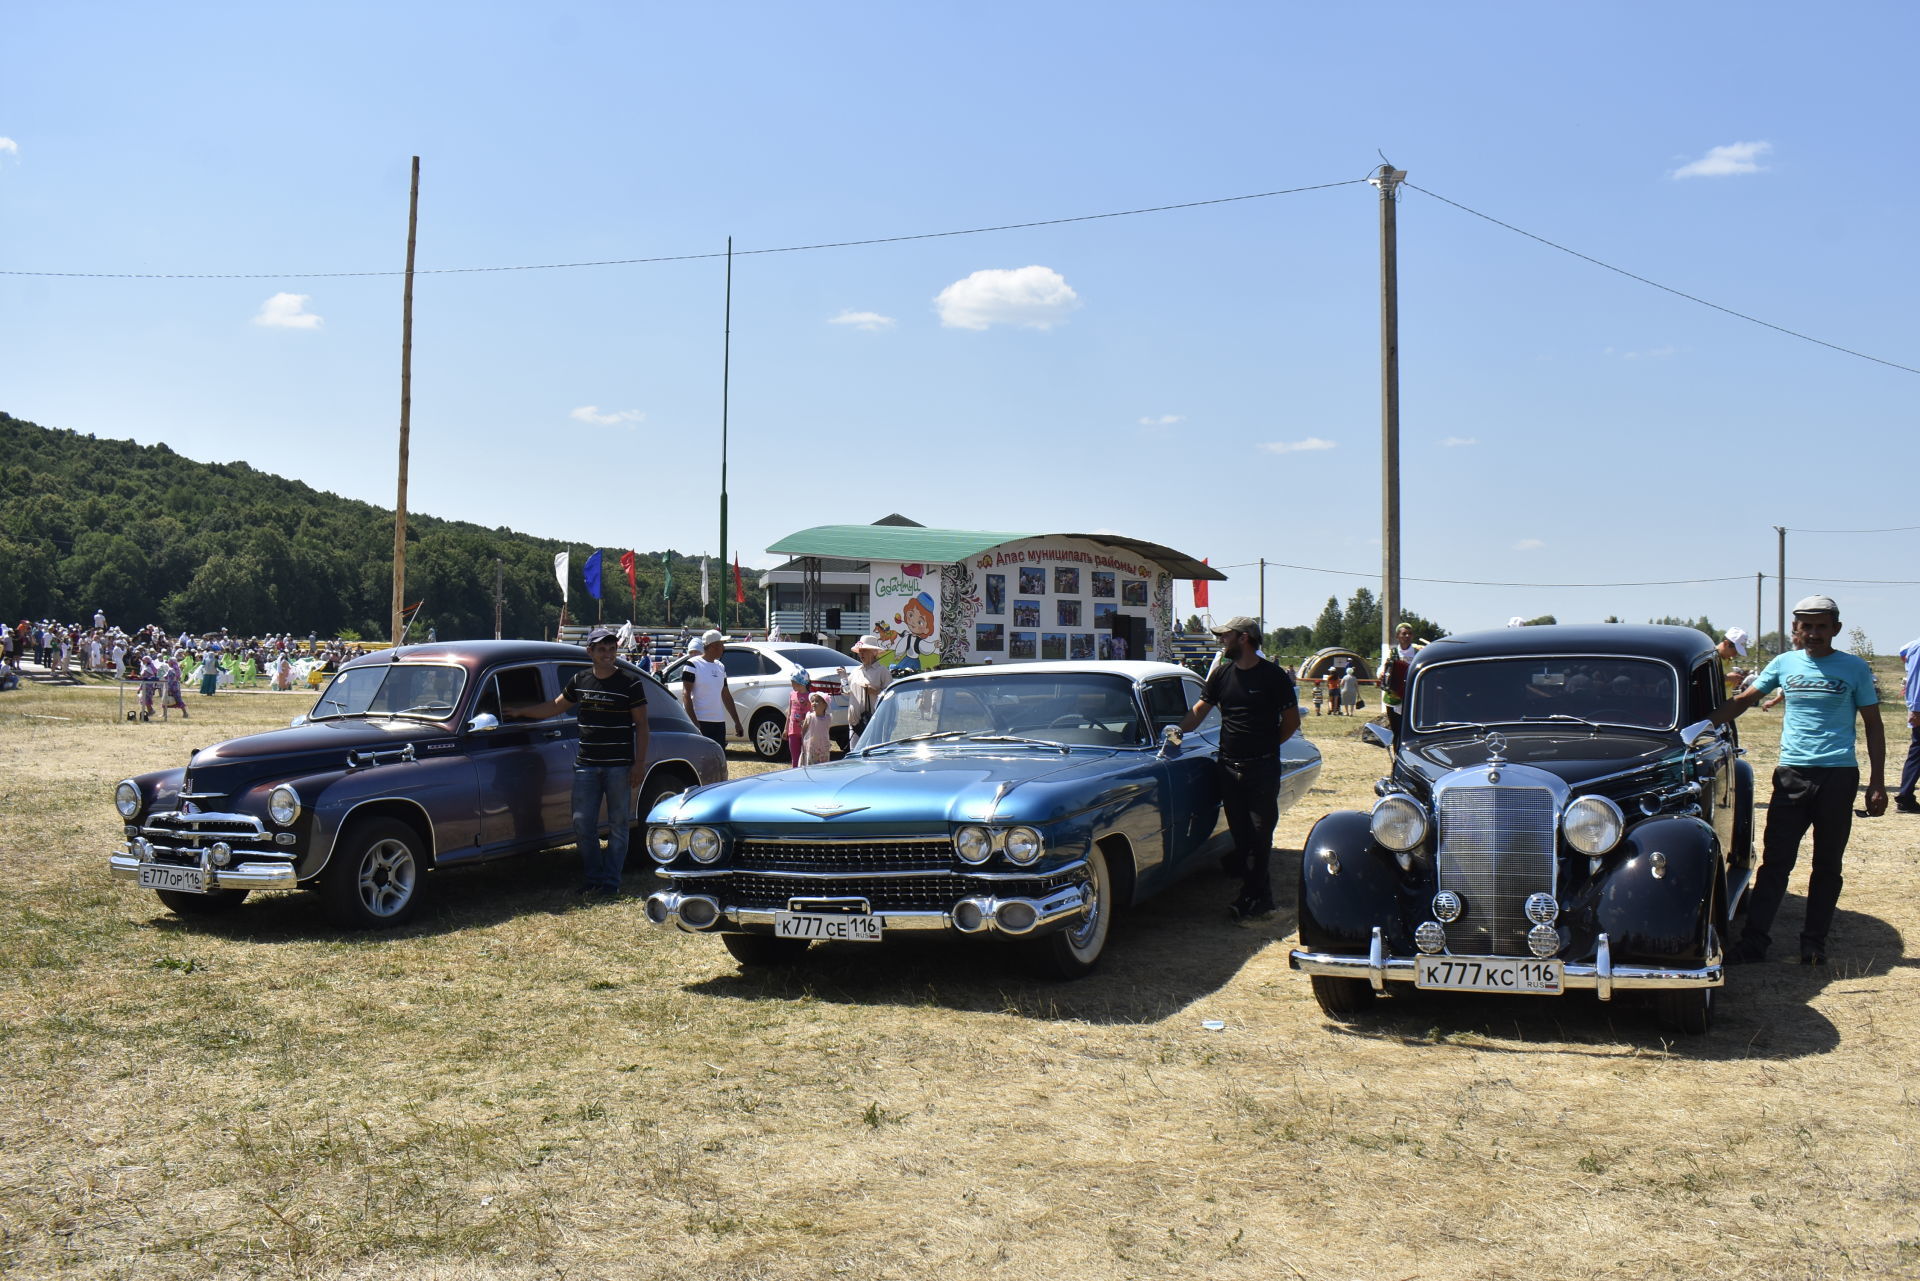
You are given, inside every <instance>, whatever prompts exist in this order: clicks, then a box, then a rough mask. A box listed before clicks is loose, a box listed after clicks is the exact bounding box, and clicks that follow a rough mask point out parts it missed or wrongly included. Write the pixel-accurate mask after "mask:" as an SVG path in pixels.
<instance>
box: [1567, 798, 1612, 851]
mask: <svg viewBox="0 0 1920 1281" xmlns="http://www.w3.org/2000/svg"><path fill="white" fill-rule="evenodd" d="M1560 827H1561V830H1562V831H1564V832H1566V834H1567V844H1569V845H1571V846H1573V848H1574V849H1576V850H1579V851H1580V852H1581V853H1582V854H1588V855H1592V854H1605V853H1606V852H1607V851H1608V850H1610V849H1612V848H1613V847H1614V846H1616V845H1618V844H1619V843H1620V837H1621V835H1622V834H1623V833H1625V832H1626V830H1627V820H1626V819H1625V818H1623V817H1622V816H1621V814H1620V807H1619V806H1618V805H1615V804H1614V803H1613V802H1612V801H1610V800H1608V799H1607V798H1606V797H1604V796H1582V797H1581V798H1580V799H1579V800H1577V801H1575V802H1574V803H1573V804H1571V805H1569V806H1567V812H1566V814H1565V815H1564V816H1563V817H1562V818H1561V820H1560Z"/></svg>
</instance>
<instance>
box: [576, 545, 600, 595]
mask: <svg viewBox="0 0 1920 1281" xmlns="http://www.w3.org/2000/svg"><path fill="white" fill-rule="evenodd" d="M580 576H581V577H582V578H584V579H586V580H587V595H589V596H591V597H593V598H594V599H595V600H599V599H600V549H599V548H598V547H596V548H594V549H593V555H591V556H589V557H587V565H586V568H585V569H584V570H582V571H581V574H580Z"/></svg>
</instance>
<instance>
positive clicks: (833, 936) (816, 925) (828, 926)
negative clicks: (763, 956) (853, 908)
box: [773, 912, 880, 943]
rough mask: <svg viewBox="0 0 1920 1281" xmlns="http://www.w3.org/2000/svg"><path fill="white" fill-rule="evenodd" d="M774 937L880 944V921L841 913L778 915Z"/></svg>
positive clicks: (775, 914)
mask: <svg viewBox="0 0 1920 1281" xmlns="http://www.w3.org/2000/svg"><path fill="white" fill-rule="evenodd" d="M773 935H774V937H775V938H783V939H825V940H829V941H831V942H835V943H878V942H879V941H880V918H879V917H877V916H853V915H850V914H844V913H840V912H775V913H774V914H773Z"/></svg>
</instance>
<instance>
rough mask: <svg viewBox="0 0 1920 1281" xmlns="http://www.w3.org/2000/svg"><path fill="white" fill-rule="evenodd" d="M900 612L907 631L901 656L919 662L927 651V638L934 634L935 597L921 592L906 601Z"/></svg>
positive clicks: (902, 624) (901, 648)
mask: <svg viewBox="0 0 1920 1281" xmlns="http://www.w3.org/2000/svg"><path fill="white" fill-rule="evenodd" d="M900 614H901V620H900V621H901V626H903V627H904V628H906V632H907V634H906V638H905V641H904V643H903V644H902V645H901V647H900V657H901V658H902V659H906V660H909V661H912V662H915V663H918V662H920V656H921V654H923V653H924V652H925V651H926V645H927V639H928V638H929V637H931V636H932V635H933V597H932V596H930V595H928V594H927V593H926V592H921V593H920V594H919V595H918V596H915V597H914V598H913V599H912V600H910V601H908V602H907V603H906V606H905V607H904V608H903V609H902V610H901V611H900Z"/></svg>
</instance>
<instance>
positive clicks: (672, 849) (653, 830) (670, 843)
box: [647, 827, 680, 863]
mask: <svg viewBox="0 0 1920 1281" xmlns="http://www.w3.org/2000/svg"><path fill="white" fill-rule="evenodd" d="M679 852H680V834H679V833H678V832H676V831H674V830H673V829H672V828H671V827H649V828H648V829H647V853H648V854H649V855H651V856H652V857H653V861H654V862H656V863H671V862H673V856H674V855H676V854H678V853H679Z"/></svg>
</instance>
